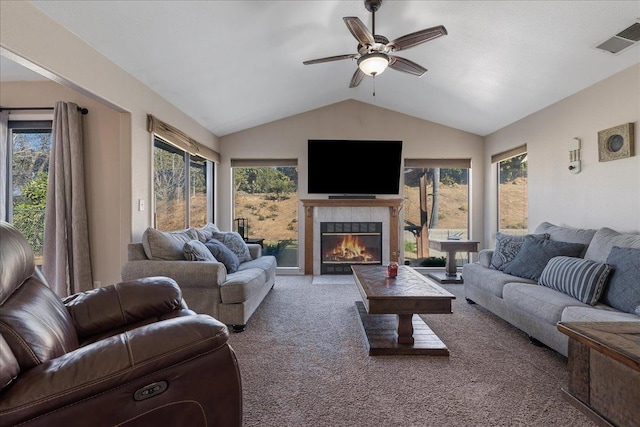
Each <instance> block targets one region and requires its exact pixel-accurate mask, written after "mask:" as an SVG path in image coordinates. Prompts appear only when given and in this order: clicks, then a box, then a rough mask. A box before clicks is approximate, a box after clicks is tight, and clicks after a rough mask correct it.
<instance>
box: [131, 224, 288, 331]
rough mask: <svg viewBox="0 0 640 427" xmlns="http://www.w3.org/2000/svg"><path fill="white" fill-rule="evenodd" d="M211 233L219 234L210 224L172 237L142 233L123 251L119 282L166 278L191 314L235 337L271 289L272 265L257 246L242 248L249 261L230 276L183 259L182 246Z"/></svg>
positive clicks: (221, 267)
mask: <svg viewBox="0 0 640 427" xmlns="http://www.w3.org/2000/svg"><path fill="white" fill-rule="evenodd" d="M215 233H220V232H219V230H218V229H217V227H215V225H213V224H208V225H207V226H205V227H203V228H201V229H193V228H192V229H188V230H180V231H176V232H159V231H157V230H153V229H147V230H146V231H145V233H144V235H143V238H142V242H141V243H130V244H129V245H128V261H127V262H126V264H125V265H124V266H123V267H122V279H123V280H133V279H137V278H141V277H150V276H167V277H170V278H172V279H174V280H175V281H176V282H177V283H178V285H179V286H180V288H181V289H182V295H183V298H184V300H185V302H186V303H187V305H188V306H189V308H190V309H191V310H193V311H195V312H197V313H203V314H208V315H210V316H213V317H214V318H216V319H218V320H219V321H221V322H223V323H225V324H227V325H229V326H231V328H232V330H234V331H235V332H240V331H242V330H244V329H245V326H246V324H247V321H248V320H249V318H250V317H251V315H252V314H253V312H254V311H255V310H256V309H257V308H258V306H259V305H260V303H261V302H262V300H263V299H264V297H265V296H266V295H267V294H268V293H269V291H270V290H271V289H272V288H273V286H274V284H275V276H276V267H277V264H276V259H275V257H273V256H270V255H267V256H263V255H262V247H261V246H260V245H258V244H247V245H246V248H247V249H248V251H249V255H250V260H246V261H243V262H240V264H239V266H238V267H237V271H235V272H233V273H229V272H228V271H227V267H225V264H223V262H219V261H218V260H215V261H191V260H187V259H186V258H185V255H184V253H183V244H184V243H185V242H187V241H193V240H199V241H201V242H206V241H208V240H209V239H211V238H212V237H213V235H214V234H215ZM249 255H248V256H249ZM248 256H247V257H248Z"/></svg>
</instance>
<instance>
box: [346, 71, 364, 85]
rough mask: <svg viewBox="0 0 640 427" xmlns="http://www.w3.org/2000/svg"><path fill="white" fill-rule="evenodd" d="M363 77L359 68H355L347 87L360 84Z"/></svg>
mask: <svg viewBox="0 0 640 427" xmlns="http://www.w3.org/2000/svg"><path fill="white" fill-rule="evenodd" d="M363 78H364V73H363V72H362V71H361V70H360V68H357V69H356V72H355V73H353V77H351V82H350V83H349V87H350V88H351V87H356V86H358V85H359V84H360V82H361V81H362V79H363Z"/></svg>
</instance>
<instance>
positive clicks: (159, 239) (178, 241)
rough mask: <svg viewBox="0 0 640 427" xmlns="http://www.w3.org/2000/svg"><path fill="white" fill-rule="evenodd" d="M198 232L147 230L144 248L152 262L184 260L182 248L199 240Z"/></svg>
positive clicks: (143, 239)
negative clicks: (191, 241)
mask: <svg viewBox="0 0 640 427" xmlns="http://www.w3.org/2000/svg"><path fill="white" fill-rule="evenodd" d="M197 238H198V235H197V234H196V230H195V229H193V228H189V229H187V230H180V231H160V230H156V229H155V228H147V229H146V230H145V232H144V233H143V235H142V247H143V248H144V252H145V254H146V255H147V258H149V259H152V260H164V261H179V260H184V259H185V257H184V252H183V250H182V247H183V246H184V244H185V243H187V242H188V241H189V240H194V239H197Z"/></svg>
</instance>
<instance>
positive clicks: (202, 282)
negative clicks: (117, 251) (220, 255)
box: [122, 260, 227, 289]
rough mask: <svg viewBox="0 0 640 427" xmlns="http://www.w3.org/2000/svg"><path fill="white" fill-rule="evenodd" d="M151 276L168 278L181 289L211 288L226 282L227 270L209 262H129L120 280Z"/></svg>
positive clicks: (219, 264) (219, 263)
mask: <svg viewBox="0 0 640 427" xmlns="http://www.w3.org/2000/svg"><path fill="white" fill-rule="evenodd" d="M153 276H166V277H170V278H172V279H173V280H175V281H176V282H177V283H178V286H180V288H182V289H184V288H212V287H218V286H220V285H221V284H223V283H224V282H225V281H226V280H227V269H226V268H225V266H224V264H222V263H221V262H210V261H152V260H146V261H129V262H127V263H126V264H125V265H124V266H123V267H122V280H134V279H140V278H143V277H153Z"/></svg>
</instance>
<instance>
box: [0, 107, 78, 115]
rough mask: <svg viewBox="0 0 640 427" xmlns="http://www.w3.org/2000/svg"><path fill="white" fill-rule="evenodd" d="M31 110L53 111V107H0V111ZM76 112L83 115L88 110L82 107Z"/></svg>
mask: <svg viewBox="0 0 640 427" xmlns="http://www.w3.org/2000/svg"><path fill="white" fill-rule="evenodd" d="M33 110H53V107H14V108H8V107H0V111H33ZM78 111H80V112H81V113H82V114H83V115H85V114H89V110H87V109H86V108H83V107H78Z"/></svg>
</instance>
